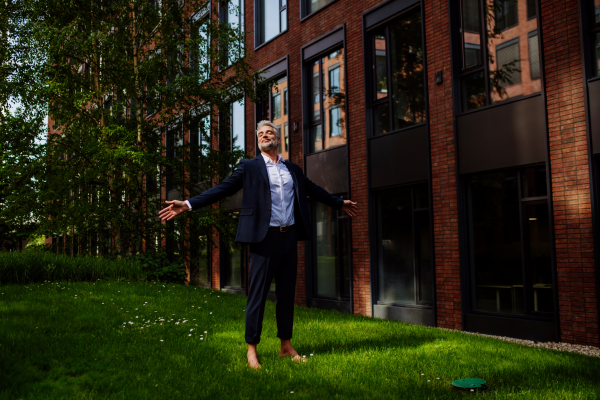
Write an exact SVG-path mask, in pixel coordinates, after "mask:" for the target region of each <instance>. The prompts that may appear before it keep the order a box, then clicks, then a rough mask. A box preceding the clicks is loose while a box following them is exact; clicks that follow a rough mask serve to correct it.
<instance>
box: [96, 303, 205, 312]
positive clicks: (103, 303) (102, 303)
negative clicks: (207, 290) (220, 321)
mask: <svg viewBox="0 0 600 400" xmlns="http://www.w3.org/2000/svg"><path fill="white" fill-rule="evenodd" d="M102 304H104V303H102ZM211 314H212V312H211Z"/></svg>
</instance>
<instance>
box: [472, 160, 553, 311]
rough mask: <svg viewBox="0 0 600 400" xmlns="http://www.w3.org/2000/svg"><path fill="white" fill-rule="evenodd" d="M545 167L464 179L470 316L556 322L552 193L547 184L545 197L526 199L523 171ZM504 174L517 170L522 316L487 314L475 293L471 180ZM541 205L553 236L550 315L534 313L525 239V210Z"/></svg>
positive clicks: (482, 172)
mask: <svg viewBox="0 0 600 400" xmlns="http://www.w3.org/2000/svg"><path fill="white" fill-rule="evenodd" d="M541 166H543V167H545V168H546V169H547V168H548V166H547V165H546V164H535V165H525V166H518V167H512V168H505V169H502V170H496V171H481V172H477V173H474V174H469V175H468V176H466V177H465V179H464V185H465V194H466V197H467V199H466V208H467V213H468V217H467V221H466V229H467V235H468V239H467V240H466V247H467V249H468V254H469V256H467V257H466V263H465V264H466V266H467V268H466V282H467V292H466V294H465V296H464V298H465V299H466V300H467V309H468V311H467V312H468V313H470V314H481V315H493V316H499V317H508V318H527V319H540V320H548V321H550V320H553V319H554V318H555V315H556V313H557V312H558V309H556V306H557V301H556V298H555V295H556V285H557V281H556V280H557V278H556V262H555V257H554V246H555V243H554V242H553V240H552V229H553V227H552V220H553V215H552V214H551V212H552V208H551V196H550V191H551V187H550V185H551V182H548V181H547V182H546V195H545V196H531V197H525V196H524V189H523V173H524V171H526V170H527V169H528V168H537V167H541ZM504 171H516V176H517V185H516V186H517V189H518V201H519V217H518V218H519V235H520V244H521V273H522V279H523V313H522V314H519V313H503V312H493V311H484V310H478V309H476V308H475V296H476V291H475V286H476V282H475V278H474V274H475V269H474V268H475V266H474V264H473V260H472V255H471V253H472V250H473V239H472V235H473V227H472V216H471V214H472V204H471V202H472V198H471V194H470V191H471V179H472V178H473V177H474V176H476V175H479V174H488V173H491V172H504ZM545 172H546V177H548V175H547V171H545ZM538 204H546V206H547V210H548V221H549V227H548V229H549V234H550V250H549V253H550V254H549V257H550V268H551V279H552V288H551V290H552V297H553V299H552V305H553V307H554V310H552V311H551V312H536V311H532V310H533V302H532V301H531V299H533V298H534V295H533V285H532V282H531V276H532V274H531V262H530V247H529V243H528V240H527V239H526V237H527V234H528V232H529V231H528V226H527V217H528V215H527V212H526V208H527V206H530V205H538Z"/></svg>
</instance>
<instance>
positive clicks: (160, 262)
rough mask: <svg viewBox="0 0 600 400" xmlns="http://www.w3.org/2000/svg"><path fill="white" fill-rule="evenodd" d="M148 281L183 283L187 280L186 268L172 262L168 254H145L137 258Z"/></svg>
mask: <svg viewBox="0 0 600 400" xmlns="http://www.w3.org/2000/svg"><path fill="white" fill-rule="evenodd" d="M136 260H137V261H138V262H139V263H140V264H141V265H142V270H143V271H144V273H145V274H146V276H147V279H148V280H157V281H158V282H168V283H182V282H183V281H184V280H185V279H186V278H187V273H186V271H185V266H184V265H183V264H181V263H179V262H175V261H170V260H169V258H168V256H167V254H166V253H143V254H140V255H138V256H137V257H136Z"/></svg>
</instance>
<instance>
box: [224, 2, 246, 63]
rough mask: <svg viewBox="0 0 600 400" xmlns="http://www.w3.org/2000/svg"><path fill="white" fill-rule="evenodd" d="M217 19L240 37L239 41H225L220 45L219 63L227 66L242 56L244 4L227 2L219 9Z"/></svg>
mask: <svg viewBox="0 0 600 400" xmlns="http://www.w3.org/2000/svg"><path fill="white" fill-rule="evenodd" d="M219 19H220V20H221V22H222V23H226V24H229V26H230V27H231V29H233V30H234V31H237V32H238V34H239V35H241V37H240V40H239V41H237V40H236V41H233V40H226V41H223V42H222V43H221V44H220V45H221V47H222V53H221V54H222V56H223V59H222V60H221V63H222V64H224V66H229V65H231V64H233V63H234V62H236V61H237V60H238V59H239V58H242V57H243V56H244V39H243V35H242V33H243V32H244V2H243V1H242V0H229V1H227V2H226V3H224V5H223V6H222V7H221V9H220V11H219Z"/></svg>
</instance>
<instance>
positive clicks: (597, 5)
mask: <svg viewBox="0 0 600 400" xmlns="http://www.w3.org/2000/svg"><path fill="white" fill-rule="evenodd" d="M590 8H591V10H590V11H591V12H590V13H589V15H591V19H592V21H591V22H592V30H591V34H592V40H591V42H592V57H591V58H592V70H593V73H594V76H600V0H590Z"/></svg>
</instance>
